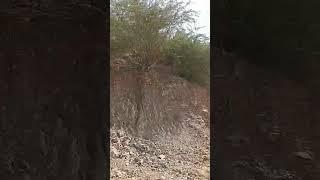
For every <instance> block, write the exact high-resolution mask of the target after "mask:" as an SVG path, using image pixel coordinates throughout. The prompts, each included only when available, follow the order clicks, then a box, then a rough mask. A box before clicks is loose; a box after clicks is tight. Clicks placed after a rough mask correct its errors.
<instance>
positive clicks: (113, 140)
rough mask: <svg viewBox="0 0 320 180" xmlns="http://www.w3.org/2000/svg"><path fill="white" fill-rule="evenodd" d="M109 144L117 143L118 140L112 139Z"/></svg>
mask: <svg viewBox="0 0 320 180" xmlns="http://www.w3.org/2000/svg"><path fill="white" fill-rule="evenodd" d="M111 142H112V143H118V142H119V140H118V139H117V138H112V139H111Z"/></svg>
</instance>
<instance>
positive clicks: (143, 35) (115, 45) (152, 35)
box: [110, 0, 195, 69]
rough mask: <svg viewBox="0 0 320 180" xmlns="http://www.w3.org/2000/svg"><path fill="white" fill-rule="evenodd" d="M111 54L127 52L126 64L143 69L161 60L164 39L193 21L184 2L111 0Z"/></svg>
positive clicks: (114, 55) (168, 0)
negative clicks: (129, 59)
mask: <svg viewBox="0 0 320 180" xmlns="http://www.w3.org/2000/svg"><path fill="white" fill-rule="evenodd" d="M110 5H111V8H110V9H111V23H110V24H111V56H112V57H117V56H119V55H121V54H123V53H129V54H130V55H131V56H132V57H133V58H132V59H131V61H130V63H132V65H135V66H136V67H138V68H142V69H145V68H147V67H149V66H151V65H152V64H154V63H156V62H158V61H160V60H161V59H162V56H161V55H162V54H161V50H162V48H163V43H164V41H165V40H166V39H167V38H168V37H170V36H171V35H172V34H173V33H174V32H175V31H177V29H181V28H183V25H184V24H185V23H192V22H194V15H195V12H194V11H192V10H189V9H187V5H188V3H184V2H179V1H176V0H112V1H111V3H110Z"/></svg>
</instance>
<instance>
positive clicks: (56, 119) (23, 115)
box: [0, 1, 108, 180]
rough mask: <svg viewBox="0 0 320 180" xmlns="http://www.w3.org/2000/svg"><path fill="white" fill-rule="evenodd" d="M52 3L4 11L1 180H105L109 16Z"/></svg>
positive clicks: (0, 72)
mask: <svg viewBox="0 0 320 180" xmlns="http://www.w3.org/2000/svg"><path fill="white" fill-rule="evenodd" d="M17 2H18V1H17ZM41 2H42V1H41ZM50 2H51V1H50ZM50 2H46V3H43V4H41V3H38V4H36V5H35V4H32V3H34V2H32V3H29V4H28V3H27V1H21V2H20V1H19V3H20V4H18V5H17V4H16V5H17V6H15V7H14V6H12V5H10V6H9V5H8V6H7V7H6V9H4V10H2V11H0V26H1V34H0V38H1V45H0V118H1V119H0V179H10V180H11V179H12V180H14V179H25V180H29V179H30V180H38V179H39V180H51V179H52V180H56V179H61V180H80V179H81V180H91V179H92V180H93V179H94V180H98V179H99V180H104V179H106V171H107V166H106V158H107V157H108V156H106V155H107V154H106V152H107V151H106V150H105V148H106V146H105V143H104V142H105V138H106V134H107V130H108V129H107V126H106V124H105V123H106V122H107V121H108V119H107V117H108V116H106V114H105V112H104V110H105V109H106V104H107V99H106V97H107V94H106V91H107V88H108V87H105V85H106V82H107V76H106V75H107V73H106V72H107V67H106V61H107V47H106V44H107V42H106V40H105V39H104V37H105V36H106V35H107V34H106V29H105V28H106V24H105V22H106V21H105V18H106V17H105V15H104V14H103V13H101V11H100V10H98V9H97V8H94V7H93V6H92V5H84V4H83V3H85V2H82V1H81V2H82V4H81V5H77V4H71V3H70V2H69V1H64V2H63V3H55V4H54V5H53V2H51V3H50ZM55 2H56V1H55ZM61 2H62V1H61ZM79 2H80V1H79ZM21 4H22V5H21ZM10 7H14V9H10ZM22 7H23V8H22ZM41 8H42V9H41Z"/></svg>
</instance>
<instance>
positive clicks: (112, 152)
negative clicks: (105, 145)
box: [111, 148, 121, 158]
mask: <svg viewBox="0 0 320 180" xmlns="http://www.w3.org/2000/svg"><path fill="white" fill-rule="evenodd" d="M111 156H112V157H116V158H120V157H121V154H120V152H119V151H118V150H117V149H115V148H112V149H111Z"/></svg>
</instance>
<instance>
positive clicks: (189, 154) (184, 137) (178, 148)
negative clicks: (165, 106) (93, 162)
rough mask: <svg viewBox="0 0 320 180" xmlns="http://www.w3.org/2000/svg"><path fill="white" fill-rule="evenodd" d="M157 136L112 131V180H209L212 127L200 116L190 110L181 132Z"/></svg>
mask: <svg viewBox="0 0 320 180" xmlns="http://www.w3.org/2000/svg"><path fill="white" fill-rule="evenodd" d="M155 139H156V140H154V141H148V140H145V139H140V138H134V137H132V136H130V135H128V134H127V133H126V132H125V131H123V130H114V129H113V130H111V139H110V140H111V142H110V144H111V179H113V180H120V179H121V180H122V179H132V180H133V179H135V180H140V179H141V180H148V179H150V180H155V179H175V180H185V179H186V180H187V179H190V180H191V179H195V180H197V179H199V180H205V179H210V178H209V174H210V172H209V169H210V167H209V159H210V157H209V127H207V125H206V123H205V121H204V119H203V118H202V117H201V116H195V115H193V114H191V113H189V114H187V115H186V117H185V121H184V127H183V128H182V129H181V132H179V133H177V134H176V135H168V134H167V135H162V136H159V137H156V138H155Z"/></svg>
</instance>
